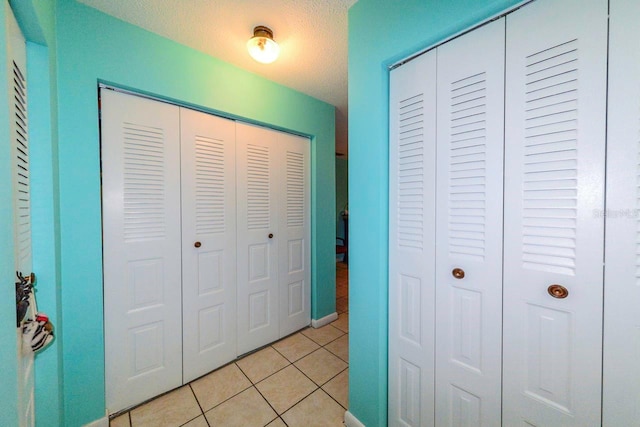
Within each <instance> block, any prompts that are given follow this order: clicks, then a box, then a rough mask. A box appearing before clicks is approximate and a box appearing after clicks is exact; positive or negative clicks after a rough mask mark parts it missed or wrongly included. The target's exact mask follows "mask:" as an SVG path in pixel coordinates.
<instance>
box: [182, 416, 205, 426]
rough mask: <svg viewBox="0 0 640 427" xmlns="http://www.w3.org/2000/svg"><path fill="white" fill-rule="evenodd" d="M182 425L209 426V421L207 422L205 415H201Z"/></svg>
mask: <svg viewBox="0 0 640 427" xmlns="http://www.w3.org/2000/svg"><path fill="white" fill-rule="evenodd" d="M182 427H209V423H207V420H206V419H205V418H204V415H200V416H199V417H198V418H196V419H194V420H191V421H189V422H188V423H186V424H185V425H184V426H182Z"/></svg>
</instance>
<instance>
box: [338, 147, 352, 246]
mask: <svg viewBox="0 0 640 427" xmlns="http://www.w3.org/2000/svg"><path fill="white" fill-rule="evenodd" d="M348 202H349V160H347V159H338V158H336V236H339V237H343V238H344V221H343V220H342V217H341V216H340V212H342V211H343V210H344V207H345V205H346V204H347V203H348Z"/></svg>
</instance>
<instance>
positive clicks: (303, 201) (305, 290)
mask: <svg viewBox="0 0 640 427" xmlns="http://www.w3.org/2000/svg"><path fill="white" fill-rule="evenodd" d="M273 132H275V131H273ZM277 136H278V144H277V148H278V151H279V153H280V156H279V161H278V164H279V165H280V166H279V167H278V170H279V171H280V179H279V185H278V188H279V191H278V192H279V196H280V201H279V202H278V206H280V207H281V208H282V209H281V211H280V214H279V215H278V221H279V223H278V236H277V237H278V239H277V242H278V246H279V247H278V264H279V267H278V269H279V271H278V281H279V283H280V301H279V306H280V313H279V317H280V337H284V336H286V335H289V334H291V333H293V332H295V331H297V330H299V329H302V328H304V327H305V326H308V325H309V323H310V322H311V265H310V262H311V224H310V220H311V215H310V214H309V212H310V210H309V208H310V203H311V198H310V191H309V169H310V168H309V153H310V142H309V138H304V137H301V136H296V135H291V134H286V133H282V132H278V133H277Z"/></svg>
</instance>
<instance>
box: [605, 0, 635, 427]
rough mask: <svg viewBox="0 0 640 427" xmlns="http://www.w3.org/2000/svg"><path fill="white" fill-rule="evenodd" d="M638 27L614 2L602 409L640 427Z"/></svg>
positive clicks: (630, 8)
mask: <svg viewBox="0 0 640 427" xmlns="http://www.w3.org/2000/svg"><path fill="white" fill-rule="evenodd" d="M638 22H640V2H638V1H625V0H612V1H611V2H610V26H609V103H608V104H609V108H608V124H607V132H608V133H607V192H606V194H607V200H606V242H605V297H604V312H605V314H604V351H603V358H604V360H603V367H604V372H603V408H602V417H603V418H602V425H603V426H605V427H617V426H634V427H638V426H640V405H639V404H638V402H640V363H638V355H640V309H639V307H638V302H639V301H640V274H639V273H640V49H638V40H640V26H638ZM594 214H596V215H601V214H602V212H594Z"/></svg>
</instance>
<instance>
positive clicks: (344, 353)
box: [324, 334, 349, 363]
mask: <svg viewBox="0 0 640 427" xmlns="http://www.w3.org/2000/svg"><path fill="white" fill-rule="evenodd" d="M324 348H326V349H327V350H329V351H330V352H331V353H333V354H335V355H336V356H338V357H339V358H340V359H342V360H344V361H345V362H347V363H349V334H347V335H343V336H341V337H340V338H338V339H337V340H335V341H332V342H330V343H329V344H327V345H325V346H324Z"/></svg>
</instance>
